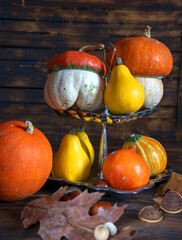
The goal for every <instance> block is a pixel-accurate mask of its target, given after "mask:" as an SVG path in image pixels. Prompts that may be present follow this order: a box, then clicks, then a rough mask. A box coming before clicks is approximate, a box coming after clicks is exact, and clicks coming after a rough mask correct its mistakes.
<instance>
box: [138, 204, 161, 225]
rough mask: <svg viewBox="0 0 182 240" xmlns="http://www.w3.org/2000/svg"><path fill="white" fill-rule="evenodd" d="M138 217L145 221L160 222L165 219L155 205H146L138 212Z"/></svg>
mask: <svg viewBox="0 0 182 240" xmlns="http://www.w3.org/2000/svg"><path fill="white" fill-rule="evenodd" d="M138 218H139V219H141V220H142V221H145V222H151V223H155V222H160V221H161V220H162V219H163V216H162V215H161V212H160V211H159V210H158V209H156V208H155V207H153V206H146V207H144V208H142V210H141V211H140V212H139V214H138Z"/></svg>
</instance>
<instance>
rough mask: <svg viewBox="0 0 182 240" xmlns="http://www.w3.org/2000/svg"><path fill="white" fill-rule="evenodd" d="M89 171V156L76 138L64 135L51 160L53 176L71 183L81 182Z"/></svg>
mask: <svg viewBox="0 0 182 240" xmlns="http://www.w3.org/2000/svg"><path fill="white" fill-rule="evenodd" d="M90 170H91V162H90V159H89V156H88V155H87V154H86V152H85V151H84V149H83V147H82V145H81V143H80V140H79V138H78V136H76V135H75V134H72V133H68V134H66V135H65V136H64V137H63V138H62V141H61V145H60V147H59V150H58V152H57V153H56V154H55V157H54V159H53V168H52V174H53V176H54V177H56V178H61V179H67V180H70V181H72V182H82V181H85V180H86V179H87V178H88V176H89V174H90Z"/></svg>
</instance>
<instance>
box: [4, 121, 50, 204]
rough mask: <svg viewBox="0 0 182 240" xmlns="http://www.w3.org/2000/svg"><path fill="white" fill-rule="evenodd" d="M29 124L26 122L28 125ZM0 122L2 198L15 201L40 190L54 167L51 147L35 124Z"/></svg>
mask: <svg viewBox="0 0 182 240" xmlns="http://www.w3.org/2000/svg"><path fill="white" fill-rule="evenodd" d="M25 123H26V124H25ZM25 123H23V122H21V121H8V122H4V123H1V124H0V152H1V154H0V200H2V201H15V200H21V199H24V198H26V197H28V196H30V195H32V194H33V193H35V192H37V191H38V190H39V189H40V188H41V187H42V186H43V185H44V183H45V182H46V180H47V179H48V177H49V175H50V172H51V169H52V159H53V152H52V147H51V145H50V143H49V141H48V139H47V138H46V137H45V135H44V134H43V133H42V132H41V131H40V130H38V129H36V128H35V127H33V126H32V124H31V123H30V122H29V121H27V122H25Z"/></svg>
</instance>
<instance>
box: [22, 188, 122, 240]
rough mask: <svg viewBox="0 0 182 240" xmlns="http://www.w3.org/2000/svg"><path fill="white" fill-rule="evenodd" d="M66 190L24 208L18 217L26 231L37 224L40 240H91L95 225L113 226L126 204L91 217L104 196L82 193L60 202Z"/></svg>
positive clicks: (96, 193) (95, 193)
mask: <svg viewBox="0 0 182 240" xmlns="http://www.w3.org/2000/svg"><path fill="white" fill-rule="evenodd" d="M66 190H67V187H61V188H60V189H59V190H58V191H57V192H55V193H54V194H53V195H52V196H50V197H46V198H41V199H36V200H33V201H31V202H30V203H29V204H28V206H26V207H25V208H24V209H23V211H22V214H21V218H22V220H23V221H22V224H23V226H24V227H25V228H27V227H29V226H30V225H32V224H35V223H37V222H40V229H39V231H38V234H39V235H40V236H41V237H42V239H44V240H46V239H51V240H60V238H61V237H62V236H65V237H66V238H68V239H74V240H77V239H78V240H80V239H88V240H91V239H94V234H93V232H94V229H95V228H96V226H98V225H101V224H104V223H106V222H113V223H115V222H116V221H117V220H118V219H119V218H120V216H121V215H122V214H123V212H124V209H125V207H126V205H123V206H121V207H117V206H116V205H114V206H112V207H111V208H108V209H106V210H105V211H103V212H101V213H100V214H97V215H94V216H90V215H89V210H90V208H91V206H92V205H93V204H94V203H95V202H98V201H99V200H100V199H101V197H102V196H103V195H104V193H99V192H93V193H88V191H87V190H85V191H84V192H82V193H81V194H80V195H78V196H77V197H76V198H74V199H73V200H71V201H68V202H62V201H59V199H60V198H61V196H62V195H64V193H65V192H66Z"/></svg>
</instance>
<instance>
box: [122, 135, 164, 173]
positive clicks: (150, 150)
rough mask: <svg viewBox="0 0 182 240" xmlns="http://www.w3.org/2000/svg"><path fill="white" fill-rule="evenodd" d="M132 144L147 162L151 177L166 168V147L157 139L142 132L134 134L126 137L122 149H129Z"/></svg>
mask: <svg viewBox="0 0 182 240" xmlns="http://www.w3.org/2000/svg"><path fill="white" fill-rule="evenodd" d="M131 146H133V147H135V148H136V152H137V153H138V154H139V155H140V156H142V157H143V158H144V159H145V161H146V162H147V164H148V166H149V169H150V176H151V177H152V176H155V175H157V174H160V173H162V172H163V171H164V170H165V168H166V165H167V154H166V151H165V149H164V147H163V146H162V145H161V143H159V142H158V141H157V140H155V139H154V138H151V137H147V136H142V135H140V134H132V135H131V136H130V137H128V138H127V139H126V141H125V142H124V144H123V146H122V149H128V148H130V147H131Z"/></svg>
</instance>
